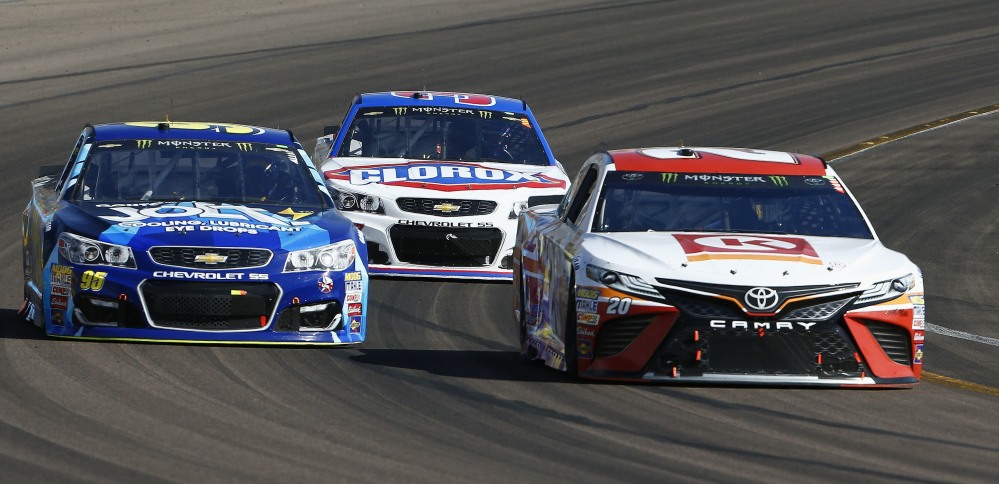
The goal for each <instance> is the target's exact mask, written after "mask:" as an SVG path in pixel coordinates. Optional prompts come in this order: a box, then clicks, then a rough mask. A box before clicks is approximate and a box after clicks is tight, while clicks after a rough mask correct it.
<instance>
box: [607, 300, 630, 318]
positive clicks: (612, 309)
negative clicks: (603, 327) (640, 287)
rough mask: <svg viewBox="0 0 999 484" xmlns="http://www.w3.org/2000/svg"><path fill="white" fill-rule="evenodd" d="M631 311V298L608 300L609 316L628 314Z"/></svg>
mask: <svg viewBox="0 0 999 484" xmlns="http://www.w3.org/2000/svg"><path fill="white" fill-rule="evenodd" d="M630 310H631V298H630V297H626V298H623V299H622V298H619V297H612V298H608V299H607V314H621V315H625V314H628V311H630Z"/></svg>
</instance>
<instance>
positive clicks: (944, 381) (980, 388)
mask: <svg viewBox="0 0 999 484" xmlns="http://www.w3.org/2000/svg"><path fill="white" fill-rule="evenodd" d="M922 379H923V381H926V382H932V383H939V384H941V385H946V386H949V387H954V388H960V389H962V390H968V391H971V392H976V393H984V394H985V395H992V396H993V397H999V388H995V387H990V386H988V385H979V384H978V383H972V382H970V381H964V380H958V379H957V378H951V377H949V376H943V375H937V374H936V373H930V372H928V371H924V372H923V373H922Z"/></svg>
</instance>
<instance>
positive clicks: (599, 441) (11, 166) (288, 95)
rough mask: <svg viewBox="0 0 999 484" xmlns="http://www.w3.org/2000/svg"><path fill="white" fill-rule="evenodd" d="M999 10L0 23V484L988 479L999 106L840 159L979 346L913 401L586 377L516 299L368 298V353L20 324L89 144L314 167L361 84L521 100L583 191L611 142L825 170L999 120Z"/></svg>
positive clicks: (864, 6) (957, 341) (46, 18)
mask: <svg viewBox="0 0 999 484" xmlns="http://www.w3.org/2000/svg"><path fill="white" fill-rule="evenodd" d="M393 3H395V5H393ZM997 18H999V4H997V3H996V2H993V1H991V0H982V1H948V2H938V1H935V0H933V1H909V2H904V3H903V2H888V1H884V2H871V1H866V0H865V1H857V2H848V1H834V2H832V1H830V2H797V1H761V2H741V1H731V2H699V1H663V2H643V1H579V2H568V1H552V2H547V1H546V2H530V1H504V2H465V1H415V2H401V1H400V2H320V1H315V2H304V1H303V2H280V3H279V2H265V1H258V0H252V1H243V2H236V1H215V2H200V1H194V0H187V1H161V0H145V1H80V2H42V1H0V120H2V129H0V163H2V170H3V174H4V176H3V177H2V178H0V203H2V210H0V221H2V226H3V227H5V229H4V230H2V231H0V270H2V273H0V277H2V282H0V284H2V288H3V291H2V292H0V293H2V296H0V300H2V305H0V308H2V309H0V468H2V472H0V480H2V481H6V482H26V481H47V482H51V481H76V480H81V481H125V482H139V481H141V482H157V481H161V480H162V481H185V482H192V481H194V482H206V481H293V480H294V481H305V480H308V481H351V482H383V481H386V480H388V481H392V482H400V481H402V482H441V481H486V482H509V481H515V480H516V481H527V482H549V481H555V482H606V481H616V482H622V481H623V482H639V481H641V482H648V481H660V482H662V481H669V482H683V481H736V480H739V481H746V480H748V481H791V480H793V481H802V480H804V481H840V482H842V481H865V482H868V481H911V480H916V481H952V482H953V481H960V482H986V481H992V482H995V481H996V479H997V478H999V419H996V418H995V417H996V415H999V390H997V388H999V373H997V372H996V371H995V369H996V367H997V364H999V347H996V346H995V345H994V342H995V341H996V338H999V325H997V323H999V316H997V313H999V304H997V302H996V297H995V295H996V294H997V292H999V282H997V281H999V277H997V276H996V272H997V269H999V208H997V207H999V203H997V202H996V200H997V197H999V168H997V166H999V165H997V162H996V158H995V156H996V155H995V153H999V137H997V136H996V134H995V133H996V132H997V130H999V115H993V116H980V117H976V118H971V119H968V120H965V121H963V122H960V123H956V124H951V125H947V126H945V127H942V128H939V129H936V130H933V131H928V132H925V133H921V134H917V135H915V136H911V137H908V138H904V139H900V140H898V141H895V142H893V143H889V144H884V145H881V146H879V147H877V148H874V149H871V150H868V151H865V152H862V153H858V154H855V155H852V156H847V157H845V158H842V159H839V160H837V161H835V162H834V163H835V165H834V166H836V168H837V169H838V170H839V171H840V173H841V174H842V175H843V177H844V179H845V180H846V182H847V184H848V185H849V186H850V187H851V189H852V190H853V191H854V193H855V194H856V195H857V197H858V198H859V199H860V200H861V202H862V203H863V205H864V207H865V209H866V210H867V212H868V214H869V215H870V217H871V218H872V220H873V222H874V224H875V226H876V227H877V229H878V231H879V235H880V236H881V237H882V239H883V240H884V241H885V243H886V244H887V245H888V246H889V247H892V248H895V249H899V250H902V251H904V252H906V253H907V254H908V255H909V256H910V257H911V258H912V259H913V260H914V261H916V263H917V264H919V265H920V266H921V267H922V269H923V271H924V274H925V277H926V290H927V297H926V299H927V301H928V308H927V311H928V322H929V323H930V324H933V325H934V328H936V329H937V330H939V331H943V330H947V331H949V333H948V334H951V335H957V336H961V337H957V336H947V335H945V334H941V333H940V332H936V333H929V334H928V336H927V342H926V357H925V361H926V363H925V371H926V372H928V373H929V375H928V376H927V378H925V379H924V381H923V383H921V384H920V385H918V386H917V387H916V388H914V389H911V390H891V391H869V390H860V391H858V390H813V389H770V388H731V387H728V388H726V387H670V386H658V385H619V384H600V383H597V384H586V383H583V384H580V383H570V382H567V381H566V380H565V379H563V378H562V377H561V375H559V374H557V373H555V372H551V371H547V370H546V369H544V368H540V367H536V366H533V365H529V364H526V363H523V362H521V361H520V360H519V358H518V356H517V352H516V343H515V336H514V335H515V333H514V326H513V323H512V321H511V316H510V312H511V311H510V299H511V294H510V286H509V285H506V284H495V283H493V284H487V283H468V282H439V281H404V280H377V281H374V282H373V284H372V285H371V291H372V298H371V300H372V301H373V302H372V304H371V308H370V311H369V315H370V329H369V340H368V342H367V343H366V344H365V345H364V346H363V347H362V348H361V349H358V350H332V349H323V348H266V347H263V348H262V347H230V346H194V345H156V344H119V343H94V342H77V341H71V340H59V339H47V338H44V337H42V335H41V334H40V332H39V331H38V330H37V329H35V328H34V327H32V326H30V325H28V324H26V323H22V322H20V321H17V318H16V316H15V310H16V309H17V307H18V305H19V304H20V295H21V293H22V291H21V254H20V252H21V251H20V242H19V233H18V230H19V229H18V227H19V226H20V214H21V211H22V209H23V207H24V203H25V201H26V200H27V196H28V193H29V192H28V187H29V184H28V182H29V180H30V179H31V178H32V177H33V174H35V173H36V170H37V167H38V166H40V165H44V164H53V163H61V162H63V161H64V160H65V158H66V156H67V155H68V152H69V150H70V148H71V145H72V143H73V141H74V140H75V138H76V136H77V134H78V133H79V131H80V129H81V128H82V127H83V125H84V123H87V122H90V123H99V122H110V121H121V120H155V119H160V118H162V117H163V116H164V115H167V114H169V115H170V118H171V119H173V120H189V121H209V120H210V121H227V122H238V123H247V124H259V125H264V126H278V127H284V128H291V129H292V130H293V131H294V132H295V133H296V135H297V136H298V137H299V138H300V139H302V140H303V142H304V143H305V145H306V146H307V148H309V149H311V147H312V145H313V141H312V140H313V138H315V137H316V136H318V135H319V134H321V132H322V127H323V125H325V124H336V123H338V122H339V120H340V118H341V116H342V113H343V112H344V110H345V109H346V107H347V104H348V103H349V102H350V100H351V98H352V97H353V95H354V94H355V93H357V92H364V91H375V90H386V89H414V88H423V87H427V88H432V89H438V90H461V91H471V92H487V93H495V94H502V95H509V96H516V97H523V98H526V99H527V100H528V102H529V103H530V104H531V105H532V107H533V109H534V110H535V113H536V114H537V115H538V117H539V119H540V121H541V123H542V126H543V127H544V128H545V129H546V132H547V134H548V136H549V138H550V140H551V142H552V145H553V148H554V150H555V151H556V153H557V155H558V157H559V158H560V160H561V161H562V162H563V163H564V165H565V166H566V168H567V170H568V171H569V172H572V173H574V172H575V171H576V170H577V169H578V167H579V166H580V164H581V163H582V161H583V160H584V158H585V157H586V156H587V155H588V154H589V153H591V152H592V151H594V150H595V149H604V148H623V147H637V146H656V145H659V146H662V145H676V144H678V143H681V142H682V143H684V144H686V145H688V146H746V147H757V148H771V149H781V150H790V151H798V152H804V153H826V152H830V151H832V150H837V149H840V148H843V147H846V146H851V145H853V144H856V143H859V142H862V141H864V140H868V139H872V138H875V137H877V136H879V135H881V134H885V133H891V132H894V131H897V130H902V129H905V128H908V127H911V126H918V125H920V124H923V123H929V122H931V121H933V120H937V119H940V118H943V117H947V116H950V115H953V114H955V113H961V112H966V111H969V110H973V109H976V108H979V107H981V106H988V105H992V104H994V103H997V102H999V63H997V62H996V59H999V23H997V22H996V19H997ZM968 335H971V336H972V337H971V338H969V337H968ZM975 338H977V339H975ZM990 341H991V343H990Z"/></svg>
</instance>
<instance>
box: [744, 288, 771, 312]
mask: <svg viewBox="0 0 999 484" xmlns="http://www.w3.org/2000/svg"><path fill="white" fill-rule="evenodd" d="M777 299H778V298H777V291H775V290H773V289H771V288H769V287H754V288H752V289H750V290H748V291H746V297H745V298H743V300H744V301H746V306H749V308H750V309H755V310H757V311H767V310H770V309H773V308H774V306H776V305H777Z"/></svg>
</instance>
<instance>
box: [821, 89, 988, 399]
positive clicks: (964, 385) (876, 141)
mask: <svg viewBox="0 0 999 484" xmlns="http://www.w3.org/2000/svg"><path fill="white" fill-rule="evenodd" d="M996 111H999V104H990V105H988V106H982V107H980V108H978V109H972V110H971V111H965V112H963V113H960V114H955V115H953V116H947V117H946V118H940V119H938V120H936V121H930V122H929V123H925V124H920V125H918V126H913V127H911V128H906V129H902V130H899V131H895V132H894V133H889V134H886V135H884V136H878V137H877V138H873V139H869V140H867V141H863V142H861V143H857V144H855V145H853V146H848V147H846V148H841V149H838V150H833V151H830V152H828V153H823V154H822V158H823V159H825V160H826V161H833V160H836V159H839V158H845V157H847V156H850V155H855V154H857V153H860V152H861V151H866V150H869V149H871V148H875V147H877V146H881V145H884V144H888V143H891V142H892V141H898V140H900V139H902V138H908V137H909V136H912V135H915V134H919V133H922V132H924V131H929V130H932V129H937V128H940V127H942V126H946V125H948V124H953V123H956V122H958V121H964V120H965V119H969V118H974V117H976V116H983V115H986V114H991V113H994V112H996ZM921 379H922V381H925V382H931V383H939V384H941V385H946V386H949V387H954V388H960V389H962V390H968V391H971V392H976V393H982V394H985V395H992V396H994V397H999V388H996V387H990V386H988V385H981V384H978V383H972V382H970V381H965V380H959V379H957V378H951V377H949V376H943V375H938V374H936V373H930V372H928V371H923V372H922V374H921Z"/></svg>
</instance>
